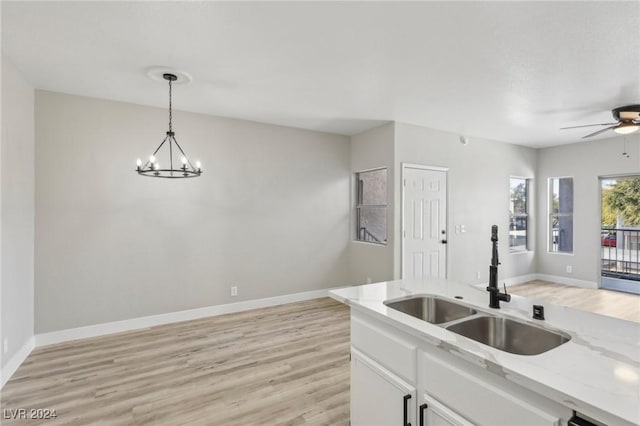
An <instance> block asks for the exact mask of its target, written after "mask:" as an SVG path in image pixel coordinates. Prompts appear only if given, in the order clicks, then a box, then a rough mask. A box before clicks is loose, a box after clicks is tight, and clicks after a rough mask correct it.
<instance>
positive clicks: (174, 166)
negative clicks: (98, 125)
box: [0, 0, 202, 178]
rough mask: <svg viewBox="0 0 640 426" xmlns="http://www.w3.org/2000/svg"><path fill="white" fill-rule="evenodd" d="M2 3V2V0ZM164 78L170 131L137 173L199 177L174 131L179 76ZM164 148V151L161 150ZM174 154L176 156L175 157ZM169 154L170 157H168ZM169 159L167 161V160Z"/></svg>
mask: <svg viewBox="0 0 640 426" xmlns="http://www.w3.org/2000/svg"><path fill="white" fill-rule="evenodd" d="M0 1H1V0H0ZM180 75H181V74H180ZM162 78H163V79H164V80H166V81H167V82H168V84H169V130H168V131H167V132H165V134H166V136H165V138H164V139H163V140H162V142H160V145H158V147H157V148H156V150H155V151H153V154H151V155H150V156H149V160H148V161H146V162H144V163H143V161H141V160H140V159H138V161H137V162H136V164H137V165H138V167H137V169H136V171H137V173H138V175H140V176H149V177H160V178H191V177H198V176H200V175H201V174H202V170H201V167H202V166H201V165H200V162H198V169H197V170H196V169H195V167H193V165H192V164H191V162H190V161H189V160H188V158H187V155H186V154H185V152H184V150H183V149H182V147H181V146H180V144H179V143H178V141H177V140H176V138H175V132H174V131H173V124H172V90H171V89H172V83H173V82H176V81H178V80H179V78H178V75H176V74H171V73H168V72H165V73H163V74H162ZM163 148H164V151H163V152H161V150H162V149H163ZM167 151H168V152H167ZM174 153H175V154H176V155H175V156H174ZM156 154H158V157H162V158H164V159H165V161H166V163H165V166H164V167H165V168H164V169H161V168H160V164H158V161H157V158H156ZM166 154H168V156H167V155H166ZM167 158H169V160H168V161H167V160H166V159H167ZM178 158H180V160H181V163H182V164H181V165H180V166H178V164H180V163H178V162H177V161H176V160H177V159H178Z"/></svg>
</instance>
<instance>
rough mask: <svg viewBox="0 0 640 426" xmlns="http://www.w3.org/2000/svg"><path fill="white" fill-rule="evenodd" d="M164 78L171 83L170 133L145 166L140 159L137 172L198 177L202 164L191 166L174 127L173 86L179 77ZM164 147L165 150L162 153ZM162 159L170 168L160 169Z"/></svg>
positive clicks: (140, 173) (167, 176)
mask: <svg viewBox="0 0 640 426" xmlns="http://www.w3.org/2000/svg"><path fill="white" fill-rule="evenodd" d="M162 78H163V79H165V80H167V81H168V82H169V131H168V132H167V135H166V136H165V138H164V139H163V140H162V142H160V145H159V146H158V147H157V148H156V150H155V151H153V154H151V155H150V156H149V159H148V160H147V162H146V163H144V165H143V164H142V160H141V159H139V158H138V161H137V162H136V164H137V167H136V171H137V172H138V174H139V175H141V176H149V177H161V178H169V179H177V178H189V177H198V176H200V175H201V174H202V169H201V165H200V162H199V161H196V164H195V167H194V165H193V164H191V161H189V158H188V157H187V154H185V153H184V151H183V150H182V147H181V146H180V145H179V144H178V141H177V140H176V137H175V133H174V131H173V127H172V110H171V108H172V105H171V84H172V83H173V82H174V81H176V80H177V79H178V77H177V76H176V75H175V74H171V73H164V74H163V75H162ZM163 147H164V150H162V151H161V149H162V148H163ZM174 151H175V152H174ZM162 153H164V155H162ZM174 154H175V156H174ZM161 157H162V158H164V159H166V160H167V163H168V164H169V168H160V162H159V159H160V158H161ZM164 159H163V161H164ZM174 164H175V167H174ZM178 164H180V166H178Z"/></svg>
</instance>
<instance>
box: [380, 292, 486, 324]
mask: <svg viewBox="0 0 640 426" xmlns="http://www.w3.org/2000/svg"><path fill="white" fill-rule="evenodd" d="M384 304H385V305H387V306H388V307H390V308H391V309H395V310H396V311H400V312H404V313H405V314H408V315H411V316H413V317H416V318H418V319H421V320H423V321H427V322H430V323H432V324H441V323H444V322H449V321H453V320H457V319H460V318H464V317H468V316H470V315H473V314H475V313H476V311H475V310H474V309H471V308H468V307H466V306H464V305H459V304H457V303H453V302H449V301H447V300H444V299H440V298H438V297H433V296H418V297H412V298H410V299H404V300H397V301H395V302H393V301H392V302H384Z"/></svg>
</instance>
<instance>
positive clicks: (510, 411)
mask: <svg viewBox="0 0 640 426" xmlns="http://www.w3.org/2000/svg"><path fill="white" fill-rule="evenodd" d="M428 352H431V351H428ZM428 352H427V351H423V352H422V353H421V356H420V364H421V367H423V368H422V369H421V371H422V377H421V380H420V383H422V384H423V389H424V391H425V392H427V393H428V394H429V395H432V396H434V397H435V398H437V399H438V401H440V402H441V403H442V404H446V406H447V407H448V408H449V409H451V410H454V411H455V412H456V413H458V414H459V415H461V416H464V417H465V418H468V419H471V420H472V421H473V423H475V424H478V425H491V426H512V425H516V424H517V425H519V426H557V425H559V424H560V419H561V417H565V418H569V417H570V416H571V410H568V409H566V408H564V407H561V406H559V405H558V404H555V403H553V402H552V401H548V400H544V399H543V398H540V396H538V395H535V394H533V393H531V392H530V391H527V390H526V389H524V388H521V387H519V386H516V385H514V384H513V383H509V382H507V381H506V380H505V379H504V378H500V377H497V376H496V375H495V374H493V373H490V372H488V371H487V370H485V369H482V368H478V367H477V366H474V365H469V364H468V363H467V362H465V361H463V360H460V359H456V358H454V357H453V356H451V355H450V354H436V353H428ZM433 352H435V351H433Z"/></svg>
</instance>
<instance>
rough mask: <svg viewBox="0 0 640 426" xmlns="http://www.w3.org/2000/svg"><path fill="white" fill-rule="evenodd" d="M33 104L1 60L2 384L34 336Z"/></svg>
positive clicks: (28, 88)
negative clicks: (7, 368)
mask: <svg viewBox="0 0 640 426" xmlns="http://www.w3.org/2000/svg"><path fill="white" fill-rule="evenodd" d="M33 105H34V91H33V87H31V86H30V85H29V84H28V83H27V82H26V81H25V80H24V78H23V77H22V76H21V75H20V74H19V72H18V71H17V70H16V68H15V67H14V66H13V65H12V64H11V63H10V62H9V61H8V60H7V59H6V58H5V57H3V58H2V149H1V152H2V154H1V159H2V161H1V167H0V169H1V171H2V172H1V175H2V177H1V185H2V191H1V193H2V197H1V198H2V201H1V207H2V208H1V220H0V227H1V229H2V234H1V238H0V239H1V241H2V244H1V247H2V248H1V252H0V253H1V254H2V255H1V263H2V267H1V271H2V272H1V285H0V287H1V290H0V293H1V294H2V297H1V315H0V316H1V327H0V348H1V347H2V342H4V340H5V339H7V342H8V352H7V353H6V354H4V356H2V368H3V370H4V371H3V373H4V374H3V380H6V379H7V378H8V377H7V375H8V374H7V372H6V370H5V368H6V367H7V364H9V363H10V362H11V361H12V358H13V357H14V356H17V354H18V353H19V352H21V351H20V349H21V348H23V347H24V346H25V345H27V344H28V342H29V340H30V339H31V338H32V337H33V332H34V325H33V318H34V315H33V292H34V278H33V262H34V228H33V227H34V219H33V217H34V170H33V158H34V136H33V120H34V112H33V108H34V106H33ZM1 351H2V350H1V349H0V352H1ZM27 353H28V352H27ZM20 361H22V360H18V361H17V362H18V363H19V362H20ZM15 367H17V364H16V365H15ZM10 373H12V372H10Z"/></svg>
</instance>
